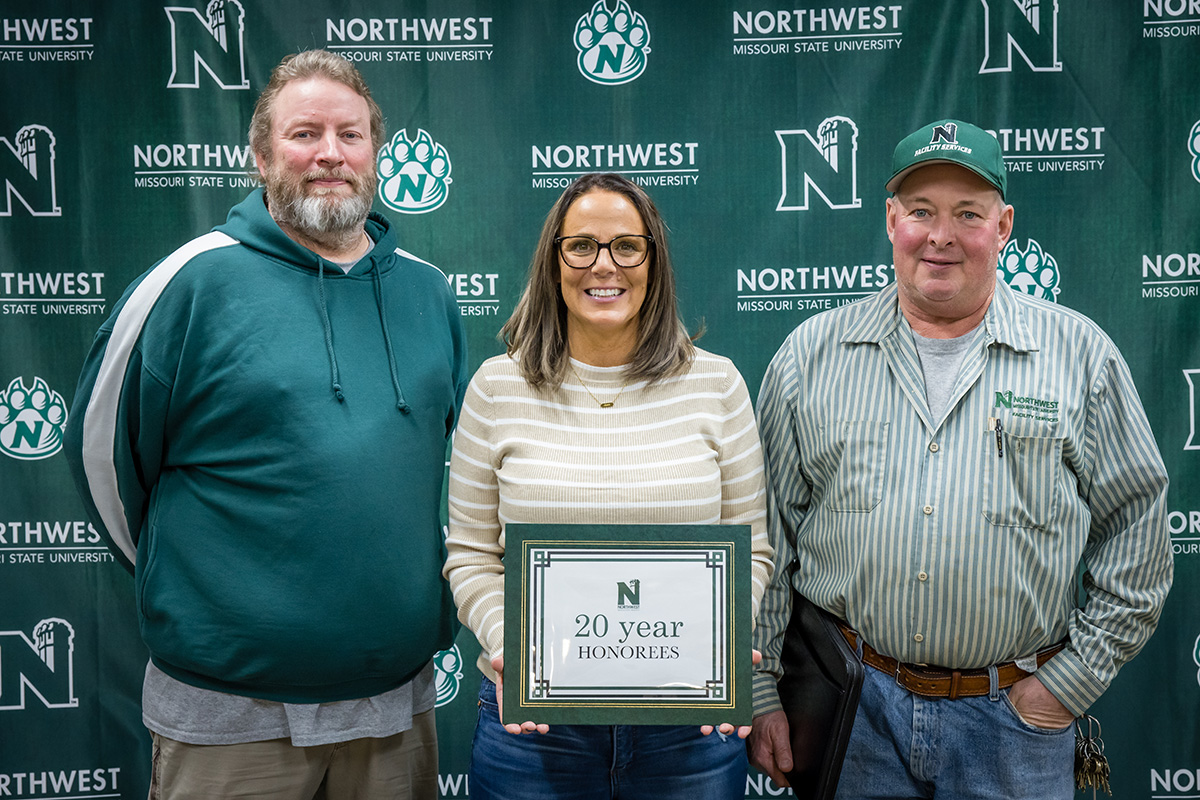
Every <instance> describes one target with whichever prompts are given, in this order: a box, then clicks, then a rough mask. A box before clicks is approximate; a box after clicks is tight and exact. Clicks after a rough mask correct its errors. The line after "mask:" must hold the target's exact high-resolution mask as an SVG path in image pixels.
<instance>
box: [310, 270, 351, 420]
mask: <svg viewBox="0 0 1200 800" xmlns="http://www.w3.org/2000/svg"><path fill="white" fill-rule="evenodd" d="M317 298H318V299H319V300H320V303H321V322H323V323H324V324H325V350H326V351H327V352H328V353H329V368H330V371H332V372H333V394H334V396H335V397H337V399H338V402H339V403H344V402H345V401H346V395H344V394H342V384H341V383H340V382H339V381H340V376H339V374H338V365H337V356H336V355H335V354H334V352H333V326H332V325H330V324H329V307H328V306H327V305H326V303H325V259H323V258H318V259H317Z"/></svg>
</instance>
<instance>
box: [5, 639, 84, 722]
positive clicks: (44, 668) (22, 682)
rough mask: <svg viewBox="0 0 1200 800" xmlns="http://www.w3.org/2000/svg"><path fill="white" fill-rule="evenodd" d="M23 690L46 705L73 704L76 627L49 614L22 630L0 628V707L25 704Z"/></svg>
mask: <svg viewBox="0 0 1200 800" xmlns="http://www.w3.org/2000/svg"><path fill="white" fill-rule="evenodd" d="M26 690H28V691H30V692H33V694H34V695H36V696H37V699H38V700H40V701H41V702H42V705H44V706H45V707H46V708H76V707H78V706H79V698H77V697H76V696H75V629H74V628H72V627H71V623H69V622H67V621H66V620H62V619H58V618H56V617H51V618H50V619H44V620H42V621H41V622H39V623H38V624H37V625H35V626H34V628H33V638H32V639H30V638H29V637H28V636H26V635H25V632H24V631H0V711H19V710H20V709H23V708H25V697H26Z"/></svg>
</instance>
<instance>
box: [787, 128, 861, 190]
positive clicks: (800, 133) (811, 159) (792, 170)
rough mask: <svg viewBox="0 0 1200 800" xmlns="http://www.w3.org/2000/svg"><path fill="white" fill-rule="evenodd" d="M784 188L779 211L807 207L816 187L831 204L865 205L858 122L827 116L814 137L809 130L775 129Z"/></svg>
mask: <svg viewBox="0 0 1200 800" xmlns="http://www.w3.org/2000/svg"><path fill="white" fill-rule="evenodd" d="M775 138H776V139H778V140H779V150H780V155H779V158H780V172H781V174H782V184H783V186H782V189H781V191H780V194H779V203H778V205H776V206H775V210H776V211H807V210H808V208H809V192H810V191H815V192H816V193H817V194H818V195H820V197H821V199H822V200H824V201H825V205H827V206H829V207H830V208H862V199H861V198H860V197H859V196H858V126H857V125H855V124H854V121H853V120H851V119H850V118H849V117H827V118H826V119H825V120H823V121H822V122H821V124H820V125H818V126H817V135H816V137H814V136H813V135H812V134H811V133H809V132H808V131H807V130H793V131H775Z"/></svg>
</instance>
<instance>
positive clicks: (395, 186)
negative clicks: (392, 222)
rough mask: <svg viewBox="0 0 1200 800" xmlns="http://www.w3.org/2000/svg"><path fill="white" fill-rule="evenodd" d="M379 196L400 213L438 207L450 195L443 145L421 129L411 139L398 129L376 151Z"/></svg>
mask: <svg viewBox="0 0 1200 800" xmlns="http://www.w3.org/2000/svg"><path fill="white" fill-rule="evenodd" d="M377 164H378V167H379V199H380V200H382V201H383V203H384V205H386V206H387V207H388V208H390V209H392V210H393V211H399V212H400V213H401V214H425V213H427V212H429V211H433V210H434V209H436V208H439V207H440V206H441V205H442V204H443V203H445V202H446V198H447V197H448V196H449V194H450V190H449V188H448V187H449V185H450V184H451V183H453V180H452V179H451V177H450V171H451V169H452V166H451V164H450V155H449V154H448V153H447V152H446V148H444V147H442V146H441V145H440V144H438V143H437V142H435V141H434V140H433V137H431V136H430V135H429V134H428V133H426V132H425V131H424V130H420V129H418V130H417V138H416V139H410V138H409V137H408V132H407V130H401V131H397V133H396V135H395V136H393V137H392V140H391V141H390V142H388V143H387V144H385V145H384V146H383V147H382V148H380V150H379V160H378V162H377Z"/></svg>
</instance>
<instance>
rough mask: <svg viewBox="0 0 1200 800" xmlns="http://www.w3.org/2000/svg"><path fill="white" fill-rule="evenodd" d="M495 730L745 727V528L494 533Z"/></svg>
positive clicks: (528, 527) (553, 528) (564, 528)
mask: <svg viewBox="0 0 1200 800" xmlns="http://www.w3.org/2000/svg"><path fill="white" fill-rule="evenodd" d="M504 550H505V555H504V626H505V627H504V661H505V667H504V678H505V680H504V706H503V708H504V720H503V721H504V722H505V723H508V722H524V721H526V720H532V721H534V722H538V723H543V722H544V723H549V724H554V723H571V724H598V725H618V724H630V725H634V724H636V725H718V724H721V723H724V722H729V723H732V724H735V725H749V724H750V720H751V717H752V709H751V699H750V695H751V681H752V672H751V670H752V665H751V661H750V652H751V651H750V648H751V643H750V623H751V619H750V616H751V589H750V526H748V525H534V524H519V523H510V524H509V525H507V526H506V527H505V546H504Z"/></svg>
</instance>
